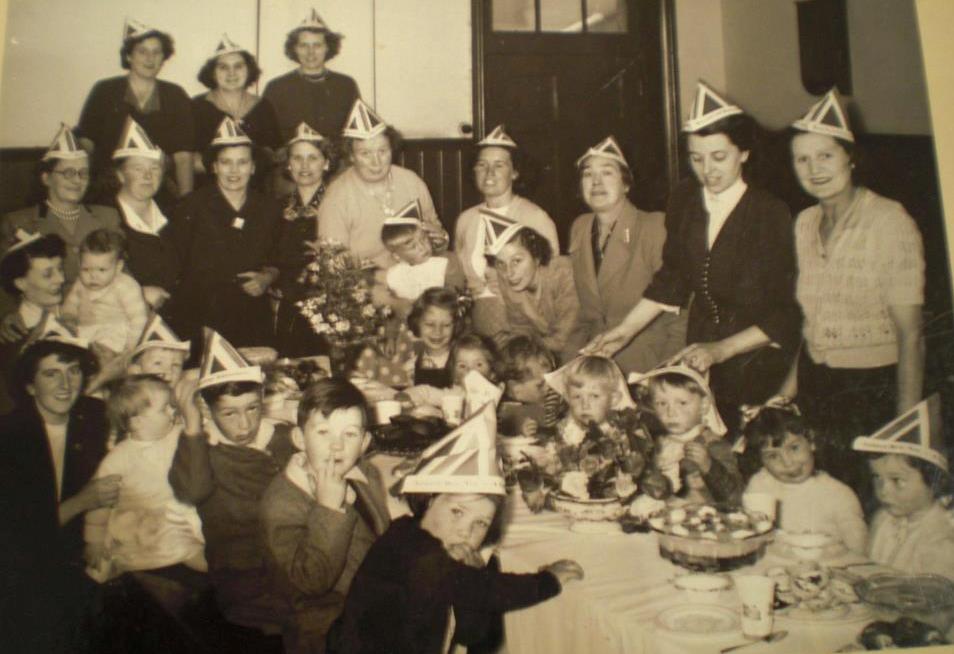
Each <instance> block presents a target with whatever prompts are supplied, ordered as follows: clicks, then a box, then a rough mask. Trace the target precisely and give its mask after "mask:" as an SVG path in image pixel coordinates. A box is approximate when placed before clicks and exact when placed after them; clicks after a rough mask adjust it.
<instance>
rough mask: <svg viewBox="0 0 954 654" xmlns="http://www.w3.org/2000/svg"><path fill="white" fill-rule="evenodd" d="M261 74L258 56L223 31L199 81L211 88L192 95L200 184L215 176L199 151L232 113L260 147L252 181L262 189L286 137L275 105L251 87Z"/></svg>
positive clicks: (198, 179) (201, 71) (203, 67)
mask: <svg viewBox="0 0 954 654" xmlns="http://www.w3.org/2000/svg"><path fill="white" fill-rule="evenodd" d="M261 74H262V69H261V68H259V67H258V63H257V62H256V61H255V57H253V56H252V54H251V53H250V52H249V51H248V50H246V49H245V48H242V47H241V46H239V45H236V44H235V43H233V42H232V40H231V39H229V37H228V35H227V34H223V35H222V40H221V41H219V44H218V46H217V47H216V48H215V52H214V53H213V54H212V56H211V57H210V58H209V59H208V60H207V61H206V62H205V64H203V65H202V69H201V70H200V71H199V81H200V82H202V84H203V85H205V87H206V88H208V89H210V90H209V92H208V93H202V94H200V95H197V96H195V97H194V98H192V117H193V119H194V120H195V149H196V154H195V156H194V157H193V165H194V167H195V172H196V175H197V176H199V177H198V178H197V180H196V186H201V185H202V184H203V183H205V182H207V181H210V177H211V173H210V171H208V170H206V168H205V164H204V162H203V161H202V157H201V156H200V155H199V154H198V153H199V152H204V151H205V150H206V148H208V147H209V144H210V143H212V139H213V138H215V132H216V130H217V129H218V127H219V124H221V122H222V120H223V119H224V118H225V117H226V116H228V117H229V118H231V119H232V120H234V121H235V122H236V123H237V124H238V125H240V126H241V127H242V130H243V131H244V132H245V133H246V134H248V137H249V138H250V139H252V143H254V144H255V145H256V146H258V148H259V152H260V153H261V161H259V169H258V170H257V171H256V172H255V175H254V176H253V178H252V185H253V186H254V187H255V188H257V189H259V190H261V189H262V187H263V184H264V183H265V180H266V179H267V175H268V172H269V170H270V169H271V163H272V159H273V157H274V151H275V150H276V149H278V147H279V146H281V143H282V141H281V136H280V135H279V132H278V118H277V117H276V115H275V107H273V106H272V103H271V102H270V101H268V100H267V99H265V98H260V97H258V96H257V95H255V94H254V93H251V92H249V90H248V89H249V88H250V87H251V86H253V85H254V84H255V83H256V82H257V81H258V78H259V76H260V75H261Z"/></svg>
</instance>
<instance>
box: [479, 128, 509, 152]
mask: <svg viewBox="0 0 954 654" xmlns="http://www.w3.org/2000/svg"><path fill="white" fill-rule="evenodd" d="M486 145H496V146H498V147H501V148H516V147H517V143H516V141H514V140H513V139H512V138H510V135H509V134H507V132H506V130H505V128H504V126H503V125H497V126H496V127H494V129H493V131H491V132H490V134H488V135H487V136H485V137H484V138H482V139H481V140H479V141H477V147H483V146H486Z"/></svg>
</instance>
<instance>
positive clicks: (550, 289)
mask: <svg viewBox="0 0 954 654" xmlns="http://www.w3.org/2000/svg"><path fill="white" fill-rule="evenodd" d="M481 219H482V220H483V223H484V228H485V232H486V235H487V236H486V238H487V243H486V245H485V248H486V253H487V256H488V258H491V259H492V260H493V265H494V269H495V271H496V274H497V277H498V278H499V284H498V287H499V289H500V297H501V299H502V300H503V303H504V315H503V317H502V320H501V321H500V323H499V324H498V325H497V328H496V332H495V333H494V334H493V338H494V340H495V341H496V342H497V343H499V344H503V343H505V342H506V341H507V339H509V338H510V337H512V336H514V335H516V334H527V335H530V336H536V337H538V338H540V339H541V340H542V341H543V343H544V345H546V346H547V348H548V349H550V350H551V351H553V352H555V353H556V354H557V355H558V356H560V357H561V359H562V360H564V361H568V360H569V359H572V358H573V357H574V356H575V353H576V351H577V350H578V349H579V348H580V346H581V345H583V343H584V342H585V340H584V338H583V334H582V333H581V332H580V329H579V327H580V326H579V318H580V301H579V299H578V298H577V296H576V286H575V284H574V282H573V266H572V264H571V263H570V260H569V259H568V258H567V257H559V256H554V253H553V250H552V249H550V244H549V243H548V242H547V240H546V239H545V238H543V237H542V236H540V234H538V233H537V232H536V231H534V230H533V229H531V228H529V227H524V226H523V225H520V224H519V223H516V222H513V221H511V220H508V219H507V218H504V217H503V216H495V215H494V216H491V215H488V214H486V213H485V214H483V215H482V216H481ZM492 234H493V236H491V235H492Z"/></svg>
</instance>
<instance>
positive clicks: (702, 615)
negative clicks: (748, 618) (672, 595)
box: [656, 604, 741, 638]
mask: <svg viewBox="0 0 954 654" xmlns="http://www.w3.org/2000/svg"><path fill="white" fill-rule="evenodd" d="M656 626H657V627H659V628H661V629H664V630H666V631H669V632H672V633H674V634H680V635H683V636H697V637H699V638H712V637H713V636H717V635H719V634H729V633H734V632H737V631H739V629H740V628H741V622H740V621H739V614H738V612H736V611H732V610H731V609H727V608H725V607H724V606H710V605H706V604H683V605H680V606H673V607H671V608H668V609H666V610H665V611H662V612H661V613H660V614H659V615H657V616H656Z"/></svg>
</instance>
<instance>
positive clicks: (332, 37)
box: [285, 27, 344, 64]
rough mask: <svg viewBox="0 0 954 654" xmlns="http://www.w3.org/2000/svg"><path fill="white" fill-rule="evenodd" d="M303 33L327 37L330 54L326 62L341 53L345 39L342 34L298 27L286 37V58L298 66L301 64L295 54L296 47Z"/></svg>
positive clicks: (326, 57) (315, 28)
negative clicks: (343, 39)
mask: <svg viewBox="0 0 954 654" xmlns="http://www.w3.org/2000/svg"><path fill="white" fill-rule="evenodd" d="M302 32H312V33H313V34H324V35H325V44H327V46H328V54H326V55H325V61H331V60H332V59H334V58H335V57H337V56H338V53H339V52H341V39H342V38H344V37H343V36H342V35H341V34H339V33H337V32H332V31H331V30H328V29H321V28H320V27H296V28H295V29H293V30H292V31H291V32H289V33H288V36H286V37H285V56H286V57H288V58H289V59H291V60H292V61H294V62H295V63H296V64H299V63H301V62H300V61H298V55H297V54H295V47H296V46H297V45H298V37H299V36H301V33H302Z"/></svg>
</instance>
